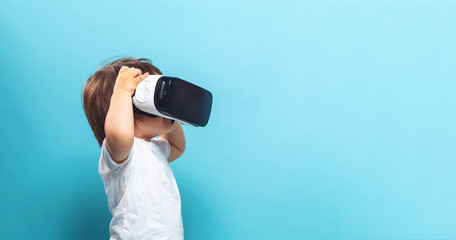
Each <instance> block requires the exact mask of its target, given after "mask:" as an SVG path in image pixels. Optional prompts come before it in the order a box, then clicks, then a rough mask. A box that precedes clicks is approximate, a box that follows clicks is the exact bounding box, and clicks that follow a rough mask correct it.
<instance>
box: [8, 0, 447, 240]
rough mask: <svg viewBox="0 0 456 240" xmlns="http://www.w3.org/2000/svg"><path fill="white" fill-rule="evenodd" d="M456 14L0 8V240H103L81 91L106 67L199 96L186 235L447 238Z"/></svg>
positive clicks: (352, 5) (390, 7)
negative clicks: (185, 86) (140, 69)
mask: <svg viewBox="0 0 456 240" xmlns="http://www.w3.org/2000/svg"><path fill="white" fill-rule="evenodd" d="M455 11H456V3H454V2H451V1H319V2H317V1H311V2H304V1H286V2H285V1H241V0H238V1H226V2H219V1H201V2H195V1H185V2H174V1H98V2H92V1H12V0H7V1H3V2H2V4H1V7H0V53H1V54H0V61H1V62H0V63H1V68H0V69H1V71H0V79H1V93H0V106H1V112H2V114H1V115H2V117H1V119H0V126H1V140H0V141H1V145H0V146H1V153H0V154H1V155H0V158H1V162H0V164H1V165H0V196H1V197H0V201H1V202H0V203H1V204H0V212H1V214H0V226H1V229H2V231H1V238H2V239H31V238H33V239H107V238H108V236H109V232H108V226H109V221H110V218H111V215H110V213H109V210H108V205H107V198H106V195H105V192H104V189H103V183H102V181H101V178H100V176H99V175H98V159H99V156H100V148H99V147H98V145H97V142H96V140H95V137H94V136H93V133H92V131H91V129H90V126H89V124H88V122H87V119H86V117H85V115H84V112H83V108H82V99H81V91H82V87H83V85H84V83H85V81H86V80H87V78H88V77H89V76H91V75H92V74H93V73H94V72H95V71H96V69H97V67H98V65H100V64H101V63H103V62H104V61H106V60H109V58H112V57H115V56H119V55H120V56H133V57H137V58H140V57H147V58H150V59H151V60H152V62H153V64H155V65H156V66H157V67H158V68H160V69H161V70H162V72H163V73H164V74H165V75H170V76H177V77H181V78H183V79H186V80H188V81H191V82H193V83H195V84H197V85H199V86H202V87H204V88H206V89H209V90H210V91H211V92H212V93H213V95H214V103H213V111H212V115H211V118H210V121H209V124H208V125H207V127H205V128H192V127H188V126H184V132H185V134H186V140H187V149H186V152H185V153H184V155H183V156H182V157H181V158H179V159H178V160H177V161H175V162H172V163H171V167H172V169H173V172H174V175H175V177H176V181H177V183H178V186H179V190H180V193H181V198H182V215H183V221H184V232H185V238H186V239H344V238H348V239H353V238H355V239H405V238H408V239H411V238H421V239H424V238H433V239H440V238H456V228H455V227H454V226H455V222H456V187H455V183H456V174H455V172H456V171H455V169H456V162H455V159H456V152H455V146H456V140H455V134H456V128H455V120H456V110H455V104H456V97H455V90H456V81H455V64H456V57H455V56H456V45H455V43H456V31H455V29H456V15H455V14H454V13H455Z"/></svg>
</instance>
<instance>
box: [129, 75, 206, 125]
mask: <svg viewBox="0 0 456 240" xmlns="http://www.w3.org/2000/svg"><path fill="white" fill-rule="evenodd" d="M132 100H133V111H135V112H138V113H141V114H144V115H146V116H149V117H163V118H168V119H171V120H175V121H178V122H179V123H181V124H184V125H188V126H195V127H204V126H206V124H207V122H208V121H209V117H210V115H211V108H212V93H211V92H209V91H208V90H206V89H204V88H202V87H199V86H196V85H194V84H192V83H189V82H187V81H185V80H182V79H180V78H176V77H169V76H164V75H149V76H148V77H147V78H146V79H144V80H142V81H141V82H140V83H139V84H138V86H137V87H136V90H135V92H134V93H133V96H132ZM173 123H174V121H173Z"/></svg>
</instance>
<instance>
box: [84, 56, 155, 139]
mask: <svg viewBox="0 0 456 240" xmlns="http://www.w3.org/2000/svg"><path fill="white" fill-rule="evenodd" d="M122 66H128V67H134V68H138V69H140V70H141V72H142V73H145V72H149V74H150V75H153V74H158V75H163V74H162V72H161V71H160V70H159V69H158V68H157V67H155V66H154V65H152V62H151V61H150V60H149V59H148V58H139V59H136V58H133V57H121V58H119V59H116V60H114V61H111V62H108V63H106V64H105V65H104V66H103V67H102V68H101V69H100V68H99V67H98V69H97V71H96V72H95V73H94V74H93V75H92V76H90V77H89V79H88V80H87V82H86V83H85V85H84V89H83V92H82V99H83V107H84V112H85V114H86V117H87V120H88V121H89V124H90V127H91V128H92V131H93V134H94V135H95V138H96V139H97V141H98V145H99V146H100V147H101V145H102V143H103V139H104V138H105V136H106V135H105V131H104V125H105V120H106V114H107V113H108V109H109V105H110V102H111V95H112V92H113V90H114V84H115V82H116V78H117V74H118V73H119V70H120V68H121V67H122Z"/></svg>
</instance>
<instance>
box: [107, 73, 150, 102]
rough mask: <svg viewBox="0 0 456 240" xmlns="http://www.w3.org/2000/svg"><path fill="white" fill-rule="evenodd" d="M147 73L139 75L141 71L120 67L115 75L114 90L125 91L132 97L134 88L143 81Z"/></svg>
mask: <svg viewBox="0 0 456 240" xmlns="http://www.w3.org/2000/svg"><path fill="white" fill-rule="evenodd" d="M147 76H149V73H148V72H146V73H144V74H141V70H139V69H137V68H134V67H132V68H129V67H127V66H122V68H121V69H120V71H119V74H118V75H117V79H116V83H115V84H114V90H118V89H121V90H125V91H127V92H128V93H130V96H133V93H134V92H135V89H136V86H138V84H139V83H140V82H141V81H142V80H144V79H145V78H146V77H147Z"/></svg>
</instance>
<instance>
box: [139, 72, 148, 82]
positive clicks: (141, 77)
mask: <svg viewBox="0 0 456 240" xmlns="http://www.w3.org/2000/svg"><path fill="white" fill-rule="evenodd" d="M147 76H149V72H145V73H144V74H141V75H139V76H138V77H137V78H138V80H139V81H142V80H144V79H146V77H147Z"/></svg>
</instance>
